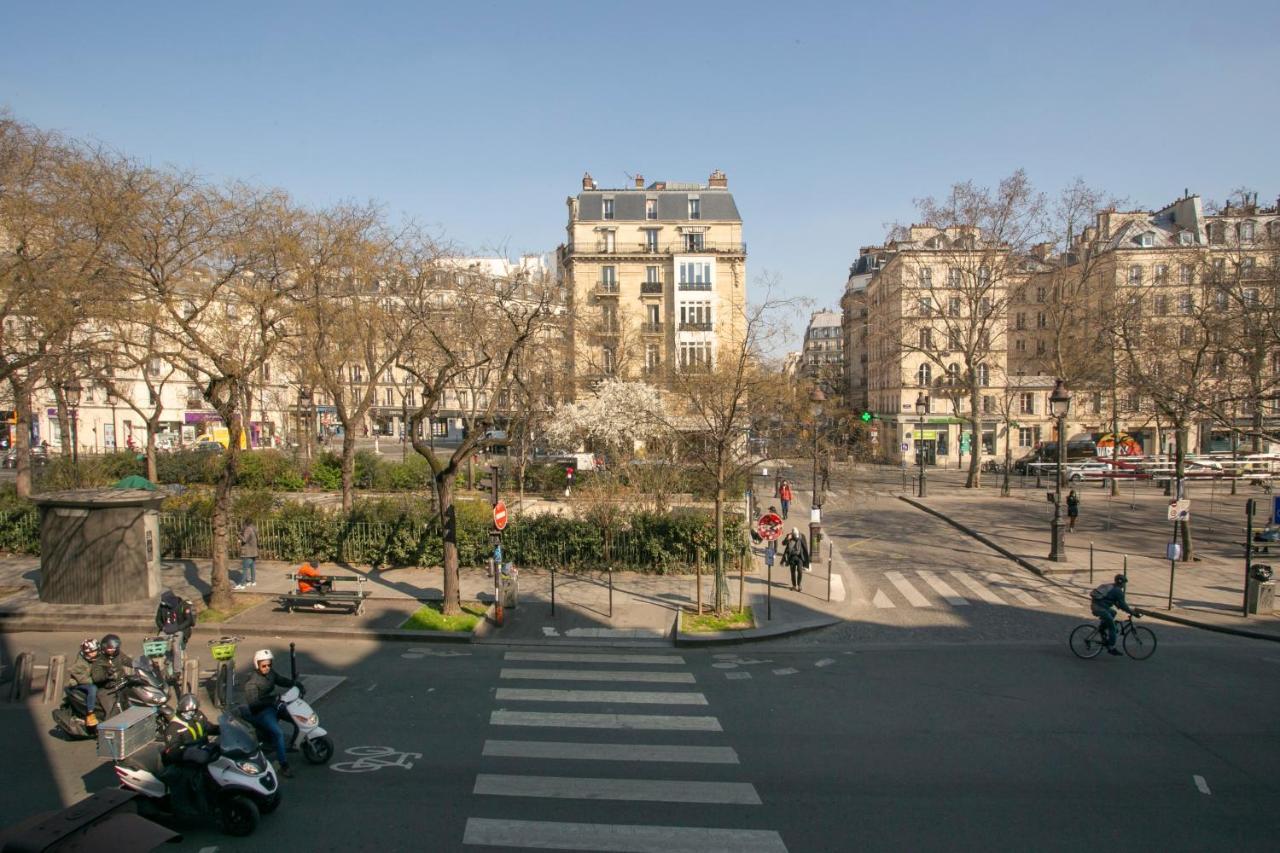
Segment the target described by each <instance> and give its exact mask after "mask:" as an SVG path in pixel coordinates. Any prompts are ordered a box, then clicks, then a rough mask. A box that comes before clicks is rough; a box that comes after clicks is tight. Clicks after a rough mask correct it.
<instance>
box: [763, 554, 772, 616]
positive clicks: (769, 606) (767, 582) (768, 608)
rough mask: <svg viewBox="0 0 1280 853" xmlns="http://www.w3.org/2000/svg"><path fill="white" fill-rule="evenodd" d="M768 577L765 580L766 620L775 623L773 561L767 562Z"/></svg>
mask: <svg viewBox="0 0 1280 853" xmlns="http://www.w3.org/2000/svg"><path fill="white" fill-rule="evenodd" d="M765 562H766V563H767V564H768V572H767V575H768V577H767V578H766V580H765V593H766V597H765V614H766V615H765V619H768V620H769V621H771V622H772V621H773V560H766V561H765Z"/></svg>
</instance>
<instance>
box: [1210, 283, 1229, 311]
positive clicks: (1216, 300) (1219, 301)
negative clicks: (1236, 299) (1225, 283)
mask: <svg viewBox="0 0 1280 853" xmlns="http://www.w3.org/2000/svg"><path fill="white" fill-rule="evenodd" d="M1213 305H1214V307H1215V308H1217V309H1218V310H1219V311H1225V310H1227V308H1229V307H1230V305H1231V294H1230V293H1228V292H1227V291H1226V289H1224V288H1221V287H1220V288H1218V289H1217V290H1215V291H1214V293H1213Z"/></svg>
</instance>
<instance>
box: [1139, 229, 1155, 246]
mask: <svg viewBox="0 0 1280 853" xmlns="http://www.w3.org/2000/svg"><path fill="white" fill-rule="evenodd" d="M1155 244H1156V235H1155V232H1154V231H1144V232H1142V233H1141V234H1139V235H1138V245H1139V246H1144V247H1147V248H1150V247H1151V246H1154V245H1155Z"/></svg>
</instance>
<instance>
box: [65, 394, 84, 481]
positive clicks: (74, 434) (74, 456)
mask: <svg viewBox="0 0 1280 853" xmlns="http://www.w3.org/2000/svg"><path fill="white" fill-rule="evenodd" d="M80 392H81V388H80V380H79V379H72V380H71V381H69V382H64V383H63V385H62V396H63V397H64V398H65V399H66V401H67V408H68V409H70V410H71V461H72V463H73V464H77V465H78V464H79V463H80V426H79V420H80Z"/></svg>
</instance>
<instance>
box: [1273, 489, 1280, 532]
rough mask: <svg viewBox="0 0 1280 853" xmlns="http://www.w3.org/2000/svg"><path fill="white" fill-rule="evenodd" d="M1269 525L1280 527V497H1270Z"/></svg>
mask: <svg viewBox="0 0 1280 853" xmlns="http://www.w3.org/2000/svg"><path fill="white" fill-rule="evenodd" d="M1271 523H1272V524H1275V525H1280V495H1272V496H1271Z"/></svg>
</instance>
